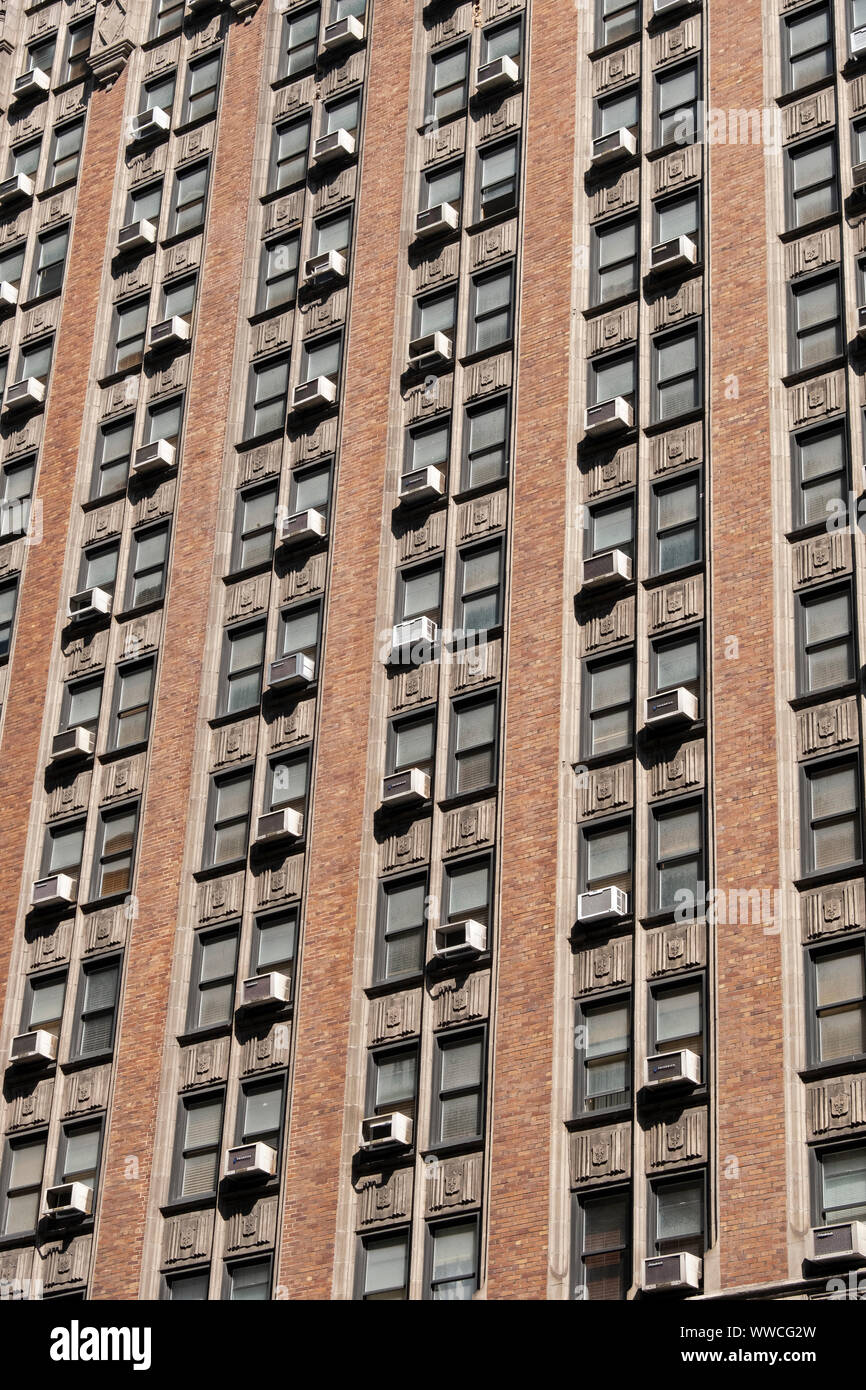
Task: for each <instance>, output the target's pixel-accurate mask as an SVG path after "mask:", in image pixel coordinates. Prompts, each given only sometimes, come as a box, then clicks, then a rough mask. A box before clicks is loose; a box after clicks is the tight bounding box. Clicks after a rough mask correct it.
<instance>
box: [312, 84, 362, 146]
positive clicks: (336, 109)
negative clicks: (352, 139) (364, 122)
mask: <svg viewBox="0 0 866 1390" xmlns="http://www.w3.org/2000/svg"><path fill="white" fill-rule="evenodd" d="M360 114H361V91H360V88H359V89H358V90H357V91H355V92H352V93H351V95H350V96H347V97H337V98H336V99H335V100H334V101H329V102H327V103H326V105H325V108H324V110H323V112H322V134H323V135H333V134H334V133H335V132H336V131H338V130H345V131H347V132H348V134H349V135H352V136H355V135H357V133H358V120H359V118H360Z"/></svg>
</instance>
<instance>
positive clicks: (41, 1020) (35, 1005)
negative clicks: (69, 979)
mask: <svg viewBox="0 0 866 1390" xmlns="http://www.w3.org/2000/svg"><path fill="white" fill-rule="evenodd" d="M65 1001H66V973H65V972H64V973H63V974H62V975H28V976H27V979H26V981H25V990H24V1011H23V1013H22V1016H21V1031H22V1033H29V1032H31V1031H33V1030H35V1029H37V1028H40V1029H41V1030H42V1031H43V1032H44V1033H50V1034H51V1036H52V1037H53V1038H58V1037H59V1036H60V1025H61V1023H62V1022H63V1005H64V1003H65Z"/></svg>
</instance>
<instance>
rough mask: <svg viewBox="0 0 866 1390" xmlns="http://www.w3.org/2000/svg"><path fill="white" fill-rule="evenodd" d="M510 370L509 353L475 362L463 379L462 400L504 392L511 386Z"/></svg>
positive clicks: (468, 368)
mask: <svg viewBox="0 0 866 1390" xmlns="http://www.w3.org/2000/svg"><path fill="white" fill-rule="evenodd" d="M511 370H512V366H511V353H510V352H503V353H501V354H500V355H499V356H498V357H488V358H485V360H484V361H483V362H476V364H475V366H474V367H467V369H466V374H465V376H464V378H463V397H464V400H467V401H471V400H474V399H475V398H476V396H485V395H487V394H488V393H489V392H491V391H503V390H505V388H506V387H508V386H510V385H511Z"/></svg>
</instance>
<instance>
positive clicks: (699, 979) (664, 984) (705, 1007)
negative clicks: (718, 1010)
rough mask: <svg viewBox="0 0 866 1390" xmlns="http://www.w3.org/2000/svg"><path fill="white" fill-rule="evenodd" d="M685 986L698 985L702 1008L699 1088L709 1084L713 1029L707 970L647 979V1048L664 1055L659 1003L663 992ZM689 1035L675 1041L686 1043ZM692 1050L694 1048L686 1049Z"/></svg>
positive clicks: (653, 1053)
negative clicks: (661, 1044)
mask: <svg viewBox="0 0 866 1390" xmlns="http://www.w3.org/2000/svg"><path fill="white" fill-rule="evenodd" d="M684 986H686V987H688V986H696V987H697V993H698V994H699V996H700V1010H701V1050H700V1052H699V1053H698V1054H697V1055H698V1056H699V1057H700V1059H701V1081H700V1086H699V1088H698V1089H699V1090H701V1089H706V1087H707V1080H708V1078H707V1073H708V1060H709V1059H708V1050H709V1028H710V995H709V981H708V977H707V973H706V971H705V970H701V969H699V970H684V971H682V972H681V973H677V974H675V975H663V976H662V977H661V978H660V979H652V980H649V981H648V982H647V1011H646V1047H647V1056H648V1057H657V1056H663V1055H664V1053H663V1052H661V1051H660V1050H659V1040H658V1036H657V1020H656V1013H657V1004H658V999H659V996H660V995H663V994H665V993H672V992H674V991H675V990H678V989H682V988H683V987H684ZM690 1036H692V1035H690V1034H682V1035H681V1036H680V1037H679V1038H676V1039H675V1042H677V1043H678V1044H679V1043H684V1042H685V1041H686V1040H687V1039H688V1037H690ZM669 1050H670V1051H671V1052H681V1051H683V1048H682V1047H679V1046H677V1047H673V1048H670V1049H669ZM687 1050H689V1051H692V1050H693V1049H687Z"/></svg>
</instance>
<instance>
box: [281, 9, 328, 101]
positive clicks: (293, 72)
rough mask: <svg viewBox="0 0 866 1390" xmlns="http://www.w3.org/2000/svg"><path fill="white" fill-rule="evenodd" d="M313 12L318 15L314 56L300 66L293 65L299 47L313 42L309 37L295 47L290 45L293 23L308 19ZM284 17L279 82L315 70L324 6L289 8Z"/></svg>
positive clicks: (304, 46)
mask: <svg viewBox="0 0 866 1390" xmlns="http://www.w3.org/2000/svg"><path fill="white" fill-rule="evenodd" d="M313 14H315V16H316V34H315V38H314V39H313V40H312V46H313V53H312V58H311V60H310V61H309V62H308V63H305V64H303V65H302V66H300V67H292V66H291V62H290V59H291V54H292V53H293V52H295V51H296V50H297V49H300V48H307V47H309V45H310V42H311V40H309V39H307V40H305V42H304V43H303V44H295V46H294V48H292V47H290V45H289V39H290V38H291V31H292V25H293V24H297V23H298V21H299V20H303V19H306V18H308V17H310V16H312V15H313ZM283 19H284V23H283V25H282V26H281V28H280V62H279V67H278V69H277V80H278V81H279V82H283V81H285V80H286V79H287V78H290V77H291V78H296V77H300V76H301V75H302V74H303V73H307V72H314V71H315V67H316V59H317V55H318V52H319V44H320V40H321V31H322V6H321V5H320V4H318V3H317V4H314V5H308V6H305V7H304V8H303V9H296V10H287V11H286V13H285V14H284V16H283Z"/></svg>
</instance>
